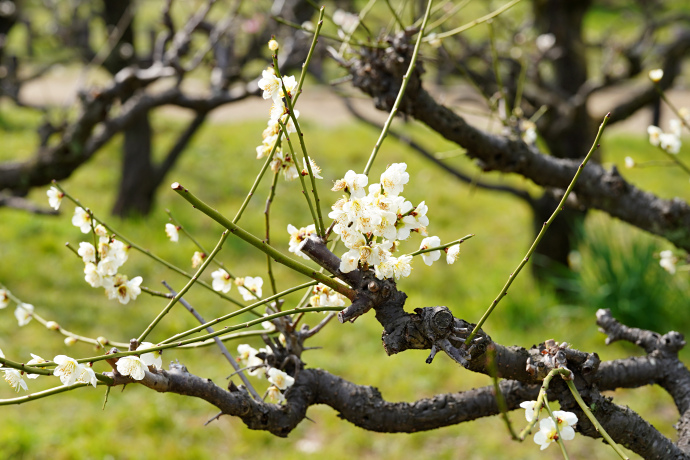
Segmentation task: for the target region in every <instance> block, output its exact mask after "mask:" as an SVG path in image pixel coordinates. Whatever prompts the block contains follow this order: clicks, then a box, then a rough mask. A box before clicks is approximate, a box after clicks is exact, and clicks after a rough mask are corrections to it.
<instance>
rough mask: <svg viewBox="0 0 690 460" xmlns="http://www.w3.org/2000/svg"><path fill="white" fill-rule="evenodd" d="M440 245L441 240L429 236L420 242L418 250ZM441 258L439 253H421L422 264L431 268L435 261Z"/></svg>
mask: <svg viewBox="0 0 690 460" xmlns="http://www.w3.org/2000/svg"><path fill="white" fill-rule="evenodd" d="M440 245H441V239H440V238H439V237H438V236H430V237H428V238H424V239H423V240H422V244H421V245H420V246H419V249H429V248H433V247H436V246H440ZM439 258H441V251H431V252H424V253H422V260H424V263H425V264H427V265H429V266H431V264H433V263H434V262H435V261H437V260H438V259H439Z"/></svg>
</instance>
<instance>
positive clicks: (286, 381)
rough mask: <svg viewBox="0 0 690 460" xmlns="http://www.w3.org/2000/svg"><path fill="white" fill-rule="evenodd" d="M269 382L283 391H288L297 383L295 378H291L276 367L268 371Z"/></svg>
mask: <svg viewBox="0 0 690 460" xmlns="http://www.w3.org/2000/svg"><path fill="white" fill-rule="evenodd" d="M268 381H269V382H271V383H272V384H273V385H275V386H277V387H278V388H279V389H281V390H287V389H288V388H290V387H291V386H292V385H293V384H294V383H295V379H294V377H290V376H289V375H287V374H286V373H285V372H283V371H281V370H279V369H276V368H275V367H272V368H270V369H269V370H268Z"/></svg>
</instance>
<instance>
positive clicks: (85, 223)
mask: <svg viewBox="0 0 690 460" xmlns="http://www.w3.org/2000/svg"><path fill="white" fill-rule="evenodd" d="M72 225H74V226H75V227H79V230H81V232H82V233H89V232H90V231H91V216H90V215H89V213H88V212H86V211H84V209H83V208H80V207H79V206H77V207H76V208H74V215H73V216H72Z"/></svg>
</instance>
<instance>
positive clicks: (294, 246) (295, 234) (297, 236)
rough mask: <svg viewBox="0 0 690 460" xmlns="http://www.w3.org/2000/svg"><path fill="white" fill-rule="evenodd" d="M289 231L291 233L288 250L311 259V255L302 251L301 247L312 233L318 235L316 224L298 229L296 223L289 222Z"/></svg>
mask: <svg viewBox="0 0 690 460" xmlns="http://www.w3.org/2000/svg"><path fill="white" fill-rule="evenodd" d="M287 231H288V233H289V234H290V242H289V243H288V244H289V245H290V247H289V248H288V251H290V252H292V253H294V254H295V255H296V256H300V257H302V258H303V259H307V260H310V259H309V257H308V256H307V255H306V254H304V253H303V252H302V251H300V249H299V248H300V246H301V245H302V242H303V241H304V240H306V239H307V238H309V237H310V236H311V235H316V226H315V225H314V224H311V225H307V226H306V227H302V228H299V229H298V228H297V227H295V226H294V225H291V224H288V226H287Z"/></svg>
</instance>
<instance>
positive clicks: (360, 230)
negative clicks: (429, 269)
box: [288, 163, 457, 280]
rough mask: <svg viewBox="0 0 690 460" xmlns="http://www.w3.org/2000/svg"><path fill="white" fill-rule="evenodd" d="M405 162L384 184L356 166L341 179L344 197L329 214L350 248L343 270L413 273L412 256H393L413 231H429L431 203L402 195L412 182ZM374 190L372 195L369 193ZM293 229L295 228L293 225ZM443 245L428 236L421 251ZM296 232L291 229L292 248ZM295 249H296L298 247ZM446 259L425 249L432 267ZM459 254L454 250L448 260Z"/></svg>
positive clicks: (335, 188)
mask: <svg viewBox="0 0 690 460" xmlns="http://www.w3.org/2000/svg"><path fill="white" fill-rule="evenodd" d="M406 169H407V165H406V164H405V163H394V164H392V165H390V166H388V168H387V169H386V170H385V171H384V172H383V174H381V177H380V182H379V183H375V184H371V185H369V186H368V188H367V185H368V181H369V178H368V177H367V176H366V175H364V174H357V173H355V172H354V171H352V170H350V171H348V172H347V173H346V174H345V177H343V178H342V179H340V180H338V181H336V182H335V185H334V186H333V189H332V190H333V191H344V192H345V193H346V195H344V196H343V197H342V198H341V199H339V200H338V201H336V203H335V204H334V205H333V206H332V211H331V212H330V213H329V214H328V217H330V218H331V219H333V220H334V221H335V222H334V225H333V232H334V233H336V234H338V235H339V236H340V239H341V240H342V241H343V243H344V245H345V247H346V248H347V249H348V251H347V252H346V253H344V254H343V256H342V258H341V262H340V271H342V272H343V273H349V272H351V271H353V270H355V269H357V268H360V267H361V268H363V269H368V268H370V267H373V269H374V272H375V274H376V277H377V278H378V279H381V280H382V279H385V278H393V277H395V278H396V279H400V278H404V277H407V276H409V275H410V272H411V271H412V265H411V262H412V256H411V255H409V254H405V255H402V256H400V257H395V256H393V253H394V252H395V250H396V249H397V246H398V244H399V241H402V240H406V239H407V238H408V237H409V236H410V234H411V233H412V232H417V233H420V234H422V235H424V236H426V235H427V230H426V227H427V225H429V218H428V217H427V211H428V207H427V206H426V204H425V203H424V201H422V202H421V203H419V204H418V205H417V206H413V205H412V203H411V202H410V201H407V200H406V199H405V197H403V196H402V195H401V193H402V192H403V189H404V187H405V185H406V184H407V183H408V182H409V180H410V175H409V173H407V171H406ZM367 191H368V193H367ZM288 231H290V227H288ZM440 244H441V240H440V239H439V238H438V237H437V236H432V237H428V238H425V239H423V240H422V244H421V246H420V250H427V249H432V248H434V247H436V246H439V245H440ZM292 246H293V233H292V232H291V251H292ZM293 252H294V251H293ZM440 257H441V251H440V250H435V251H433V250H432V251H428V252H423V253H422V259H423V260H424V263H426V264H427V265H431V264H432V263H433V262H434V261H436V260H438V259H439V258H440ZM456 258H457V250H456V249H453V252H452V253H451V257H449V258H448V259H447V261H448V263H453V262H454V261H455V259H456Z"/></svg>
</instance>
